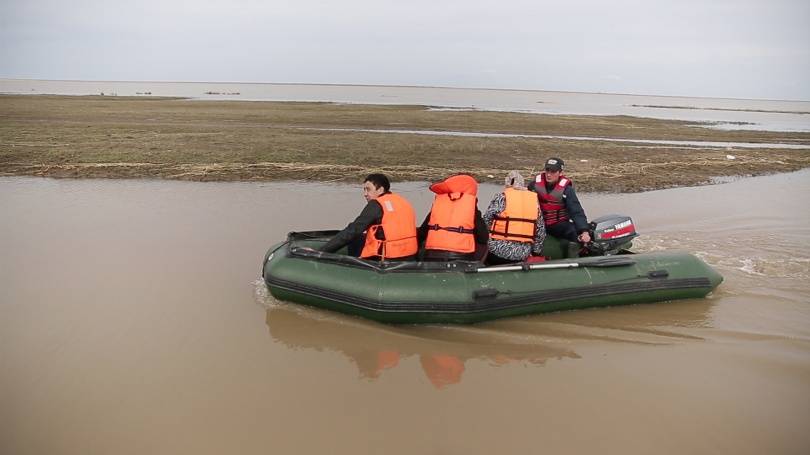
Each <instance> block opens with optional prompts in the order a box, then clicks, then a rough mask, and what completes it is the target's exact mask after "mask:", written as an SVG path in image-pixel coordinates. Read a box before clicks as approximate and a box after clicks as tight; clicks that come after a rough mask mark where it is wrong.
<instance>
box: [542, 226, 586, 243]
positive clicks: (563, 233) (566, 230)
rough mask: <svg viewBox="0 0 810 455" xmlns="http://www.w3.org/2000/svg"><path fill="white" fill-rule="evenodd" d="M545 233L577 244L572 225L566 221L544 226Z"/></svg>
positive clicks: (575, 233)
mask: <svg viewBox="0 0 810 455" xmlns="http://www.w3.org/2000/svg"><path fill="white" fill-rule="evenodd" d="M546 233H547V234H550V235H553V236H554V237H557V238H561V239H566V240H569V241H571V242H577V241H578V240H577V236H578V235H579V234H577V230H576V228H575V227H574V223H569V222H568V221H563V222H562V223H557V224H552V225H551V226H546Z"/></svg>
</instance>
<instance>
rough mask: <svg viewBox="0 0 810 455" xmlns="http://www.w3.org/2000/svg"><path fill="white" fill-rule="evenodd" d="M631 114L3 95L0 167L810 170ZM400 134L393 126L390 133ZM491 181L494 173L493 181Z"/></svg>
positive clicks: (699, 177)
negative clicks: (553, 160)
mask: <svg viewBox="0 0 810 455" xmlns="http://www.w3.org/2000/svg"><path fill="white" fill-rule="evenodd" d="M708 126H710V125H707V124H705V123H699V122H689V121H677V120H661V119H649V118H637V117H628V116H587V115H548V114H526V113H514V112H483V111H464V110H440V109H431V108H430V107H428V106H393V105H362V104H334V103H304V102H270V101H260V102H250V101H204V100H189V99H179V98H135V97H102V96H44V95H42V96H28V95H4V96H0V175H5V176H13V175H35V176H48V177H74V178H84V177H102V178H120V177H136V178H138V177H148V178H161V179H176V180H196V181H235V180H286V179H297V180H318V181H356V180H357V179H359V178H362V177H363V176H364V175H366V174H368V173H369V172H372V171H383V172H386V173H388V174H389V175H391V176H392V177H393V179H394V180H397V181H403V180H412V181H413V180H415V181H425V180H435V179H440V178H443V177H444V176H446V175H447V174H450V173H454V172H469V173H471V174H473V175H474V176H475V177H476V178H478V179H479V180H480V181H488V180H490V179H492V178H495V179H496V180H497V179H499V176H500V175H502V174H503V173H504V172H505V171H508V170H509V169H520V170H523V171H525V172H526V173H532V172H534V171H537V170H538V166H539V164H540V163H541V162H542V160H543V159H544V158H545V157H546V156H550V155H555V156H560V157H563V158H564V159H565V160H566V161H567V163H568V168H567V173H568V174H569V175H570V176H571V177H573V178H574V179H576V181H577V184H578V186H579V187H580V188H581V189H582V190H586V191H620V192H625V191H630V192H632V191H642V190H647V189H660V188H668V187H676V186H692V185H700V184H705V183H709V182H711V181H712V179H713V178H715V177H728V176H738V175H761V174H768V173H774V172H784V171H792V170H797V169H802V168H806V167H810V153H808V151H810V133H806V132H774V131H728V130H719V129H714V128H709V127H708ZM396 133H399V134H396ZM490 176H493V177H490Z"/></svg>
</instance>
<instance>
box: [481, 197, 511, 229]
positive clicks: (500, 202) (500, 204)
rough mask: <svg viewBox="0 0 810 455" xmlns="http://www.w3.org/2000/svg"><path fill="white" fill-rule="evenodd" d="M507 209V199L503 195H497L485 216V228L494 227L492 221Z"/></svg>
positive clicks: (490, 203)
mask: <svg viewBox="0 0 810 455" xmlns="http://www.w3.org/2000/svg"><path fill="white" fill-rule="evenodd" d="M505 207H506V199H505V196H504V195H503V193H498V194H496V195H495V197H494V198H493V199H492V201H490V202H489V207H487V210H486V211H485V212H484V215H483V218H484V226H486V227H487V229H489V227H490V226H492V220H493V219H494V218H495V216H497V215H498V214H499V213H501V212H503V211H504V209H505Z"/></svg>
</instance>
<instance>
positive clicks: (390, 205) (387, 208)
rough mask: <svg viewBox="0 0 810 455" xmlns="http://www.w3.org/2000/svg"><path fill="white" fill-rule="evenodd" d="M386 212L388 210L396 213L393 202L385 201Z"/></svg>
mask: <svg viewBox="0 0 810 455" xmlns="http://www.w3.org/2000/svg"><path fill="white" fill-rule="evenodd" d="M385 210H388V211H389V212H393V211H394V204H392V203H391V201H385Z"/></svg>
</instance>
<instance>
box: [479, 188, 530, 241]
mask: <svg viewBox="0 0 810 455" xmlns="http://www.w3.org/2000/svg"><path fill="white" fill-rule="evenodd" d="M503 195H504V200H505V204H504V205H505V206H506V207H505V208H504V210H503V212H501V213H499V214H498V215H496V216H495V218H494V219H493V220H492V226H490V228H489V232H490V234H491V235H490V237H491V238H493V239H498V240H513V241H515V242H524V243H531V242H533V241H534V234H535V228H536V227H537V226H536V224H535V223H536V222H537V212H538V210H539V209H538V206H537V195H536V194H535V193H533V192H531V191H529V190H516V189H514V188H507V189H506V190H504V192H503Z"/></svg>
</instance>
